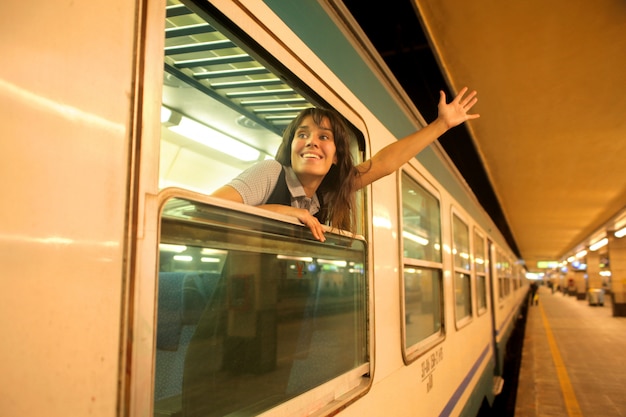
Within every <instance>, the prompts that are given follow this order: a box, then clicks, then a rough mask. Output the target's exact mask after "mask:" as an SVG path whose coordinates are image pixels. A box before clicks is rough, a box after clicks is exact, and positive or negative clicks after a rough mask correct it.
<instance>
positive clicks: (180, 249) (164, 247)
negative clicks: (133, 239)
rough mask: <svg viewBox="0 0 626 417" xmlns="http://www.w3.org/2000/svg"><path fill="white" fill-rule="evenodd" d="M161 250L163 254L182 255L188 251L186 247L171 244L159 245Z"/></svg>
mask: <svg viewBox="0 0 626 417" xmlns="http://www.w3.org/2000/svg"><path fill="white" fill-rule="evenodd" d="M159 249H160V250H161V251H162V252H174V253H181V252H184V251H186V250H187V246H185V245H172V244H170V243H159Z"/></svg>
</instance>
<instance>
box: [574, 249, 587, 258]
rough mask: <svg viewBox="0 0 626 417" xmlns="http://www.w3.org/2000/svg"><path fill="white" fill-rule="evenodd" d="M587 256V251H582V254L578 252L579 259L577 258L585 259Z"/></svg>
mask: <svg viewBox="0 0 626 417" xmlns="http://www.w3.org/2000/svg"><path fill="white" fill-rule="evenodd" d="M586 254H587V251H586V250H581V251H580V252H578V253H577V254H576V257H577V258H583V257H584V256H585V255H586Z"/></svg>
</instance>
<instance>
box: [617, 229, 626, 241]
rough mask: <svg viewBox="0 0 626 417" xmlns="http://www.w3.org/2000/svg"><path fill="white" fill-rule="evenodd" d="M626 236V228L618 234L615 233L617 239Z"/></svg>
mask: <svg viewBox="0 0 626 417" xmlns="http://www.w3.org/2000/svg"><path fill="white" fill-rule="evenodd" d="M624 236H626V227H622V228H621V229H619V230H618V231H617V232H615V237H617V238H620V237H624Z"/></svg>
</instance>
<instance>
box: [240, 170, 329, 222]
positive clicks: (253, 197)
mask: <svg viewBox="0 0 626 417" xmlns="http://www.w3.org/2000/svg"><path fill="white" fill-rule="evenodd" d="M282 169H284V170H285V181H286V182H287V187H288V188H289V193H290V194H291V207H296V208H302V209H306V210H308V211H309V213H311V214H315V213H317V212H318V211H319V210H320V202H319V200H318V198H317V194H315V195H313V197H312V198H309V197H307V196H306V195H305V193H304V188H303V187H302V184H301V183H300V180H298V177H297V176H296V173H295V172H293V169H291V167H283V165H281V163H280V162H278V161H276V160H273V159H268V160H266V161H261V162H258V163H256V164H254V165H253V166H251V167H250V168H248V169H246V170H245V171H243V172H242V173H241V174H239V175H238V176H237V177H236V178H234V179H233V180H232V181H231V182H230V183H229V184H228V185H229V186H231V187H233V188H234V189H235V190H237V192H238V193H239V194H241V197H242V198H243V202H244V203H245V204H249V205H251V206H260V205H262V204H265V202H267V200H268V198H269V197H270V195H271V194H272V191H274V189H275V188H276V184H277V182H278V178H279V176H280V172H281V170H282Z"/></svg>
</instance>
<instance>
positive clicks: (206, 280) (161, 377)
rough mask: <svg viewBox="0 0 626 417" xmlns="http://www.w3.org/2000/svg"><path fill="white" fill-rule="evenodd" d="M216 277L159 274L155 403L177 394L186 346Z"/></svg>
mask: <svg viewBox="0 0 626 417" xmlns="http://www.w3.org/2000/svg"><path fill="white" fill-rule="evenodd" d="M219 278H220V274H218V273H187V272H161V273H160V274H159V292H158V294H159V295H158V316H157V353H156V376H155V382H154V400H155V402H158V401H160V400H163V399H167V398H170V397H174V396H180V395H181V391H182V380H183V368H184V361H185V355H186V352H187V347H188V346H189V341H190V340H191V338H192V336H193V334H194V332H195V329H196V326H197V323H198V320H199V318H200V315H201V313H202V311H203V310H204V308H205V306H206V304H207V302H208V301H209V300H210V298H211V296H212V294H213V291H214V290H215V287H216V285H217V283H218V281H219Z"/></svg>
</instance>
